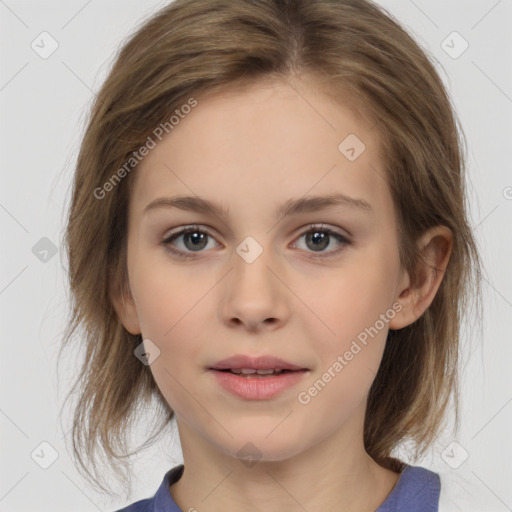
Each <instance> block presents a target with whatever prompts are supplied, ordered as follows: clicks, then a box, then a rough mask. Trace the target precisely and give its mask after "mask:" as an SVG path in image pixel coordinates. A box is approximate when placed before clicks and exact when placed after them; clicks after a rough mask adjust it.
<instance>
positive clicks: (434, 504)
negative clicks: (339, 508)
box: [116, 464, 441, 512]
mask: <svg viewBox="0 0 512 512" xmlns="http://www.w3.org/2000/svg"><path fill="white" fill-rule="evenodd" d="M183 469H184V466H183V464H181V465H179V466H176V467H174V468H172V469H170V470H169V471H168V472H167V473H166V474H165V476H164V479H163V481H162V483H161V485H160V487H159V488H158V490H157V491H156V493H155V495H154V496H153V497H152V498H146V499H144V500H140V501H137V502H135V503H132V504H131V505H129V506H127V507H125V508H123V509H120V510H117V511H116V512H183V511H182V510H181V509H180V508H179V507H178V505H176V503H175V501H174V500H173V499H172V495H171V491H170V486H171V485H172V484H173V483H175V482H177V481H178V480H179V479H180V478H181V475H182V474H183ZM440 490H441V481H440V478H439V475H438V474H437V473H434V472H433V471H430V470H428V469H425V468H422V467H420V466H409V465H406V466H405V468H404V469H403V470H402V472H401V473H400V477H399V478H398V481H397V483H396V485H395V487H394V488H393V490H392V491H391V492H390V494H389V496H388V497H387V498H386V500H385V501H384V503H383V504H382V505H381V506H380V507H379V508H378V509H377V510H376V511H375V512H437V511H438V505H439V493H440Z"/></svg>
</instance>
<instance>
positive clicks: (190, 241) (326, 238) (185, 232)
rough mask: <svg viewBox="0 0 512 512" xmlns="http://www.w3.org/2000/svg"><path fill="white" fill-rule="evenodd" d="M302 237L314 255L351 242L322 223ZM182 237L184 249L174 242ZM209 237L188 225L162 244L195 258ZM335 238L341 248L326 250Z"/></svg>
mask: <svg viewBox="0 0 512 512" xmlns="http://www.w3.org/2000/svg"><path fill="white" fill-rule="evenodd" d="M302 237H306V238H305V240H306V247H307V249H310V251H307V252H313V253H317V254H315V255H313V256H312V257H327V256H332V255H333V253H335V254H337V253H338V252H339V251H340V250H342V249H343V246H345V245H350V243H351V242H350V241H349V240H348V239H347V238H346V237H344V236H343V235H341V234H340V233H338V232H336V231H333V230H332V229H329V228H325V227H323V226H322V225H319V226H310V227H309V229H308V230H307V231H304V232H303V233H302V234H301V235H300V236H299V239H301V238H302ZM180 238H183V240H182V246H184V249H183V248H176V244H175V243H174V241H175V240H178V239H180ZM208 238H211V239H212V240H213V237H212V236H211V235H210V234H209V233H208V231H205V230H203V229H201V228H200V227H199V226H188V227H186V228H184V229H181V230H179V231H177V232H175V233H171V234H170V235H169V236H168V237H167V238H165V239H164V240H163V241H162V245H163V246H164V248H165V250H166V251H168V252H170V253H172V254H175V255H177V256H179V257H181V258H193V257H195V255H194V253H200V252H204V251H203V249H204V248H206V247H207V245H208ZM333 238H334V239H335V240H336V241H337V243H338V244H341V246H342V247H341V249H338V250H331V251H325V250H324V249H325V248H326V247H329V245H331V242H332V239H333ZM214 246H215V244H214ZM307 249H306V250H307ZM323 253H326V254H323Z"/></svg>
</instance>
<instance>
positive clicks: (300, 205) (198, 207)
mask: <svg viewBox="0 0 512 512" xmlns="http://www.w3.org/2000/svg"><path fill="white" fill-rule="evenodd" d="M334 206H348V207H350V208H353V209H358V210H360V211H362V212H366V213H373V209H372V207H371V205H370V204H369V203H368V202H367V201H365V200H364V199H359V198H354V197H350V196H347V195H345V194H340V193H338V194H330V195H326V196H310V197H301V198H299V199H289V200H288V201H286V202H285V203H284V204H282V205H281V206H279V207H278V208H276V210H275V211H274V218H275V219H278V218H280V217H289V216H292V215H298V214H301V213H309V212H316V211H318V210H325V209H328V208H332V207H334ZM164 207H167V208H179V209H180V210H187V211H192V212H199V213H206V214H213V215H215V216H218V217H227V216H228V210H227V209H224V208H223V207H222V206H221V205H219V204H217V203H215V202H212V201H208V200H206V199H202V198H200V197H198V196H175V197H159V198H157V199H155V200H154V201H151V203H149V204H148V205H147V206H146V207H145V208H144V215H145V214H146V213H148V212H149V211H151V210H153V209H156V208H164Z"/></svg>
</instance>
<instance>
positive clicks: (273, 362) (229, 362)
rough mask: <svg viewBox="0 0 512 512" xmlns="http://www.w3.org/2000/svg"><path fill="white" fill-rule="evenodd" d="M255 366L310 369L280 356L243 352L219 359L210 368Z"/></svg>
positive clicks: (262, 367) (261, 368)
mask: <svg viewBox="0 0 512 512" xmlns="http://www.w3.org/2000/svg"><path fill="white" fill-rule="evenodd" d="M242 368H253V369H254V370H271V369H276V370H309V368H305V367H304V366H297V365H295V364H292V363H289V362H288V361H284V360H283V359H280V358H278V357H274V356H270V355H263V356H257V357H251V356H246V355H243V354H236V355H235V356H233V357H228V358H227V359H222V361H217V362H216V363H215V364H214V365H213V366H211V367H210V368H209V369H210V370H229V369H242Z"/></svg>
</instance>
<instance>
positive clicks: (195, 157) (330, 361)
mask: <svg viewBox="0 0 512 512" xmlns="http://www.w3.org/2000/svg"><path fill="white" fill-rule="evenodd" d="M196 99H197V100H198V104H197V106H195V108H192V109H191V111H190V113H189V114H188V115H182V117H183V118H182V119H180V122H179V124H178V125H177V126H175V127H174V129H173V130H172V132H171V133H170V134H169V135H168V136H166V137H165V138H163V140H162V142H160V143H158V144H157V146H156V147H155V148H154V149H152V150H150V152H149V154H148V155H147V156H146V157H145V158H144V159H143V160H142V162H141V163H140V165H139V168H138V169H137V170H134V171H133V173H134V174H135V175H134V176H132V178H133V179H134V180H135V181H134V183H133V185H134V187H133V192H132V197H131V203H130V209H129V233H128V272H129V278H130V289H131V293H132V297H133V304H134V305H133V309H132V310H131V309H130V308H131V307H132V306H130V305H127V307H128V311H132V314H131V319H130V320H128V321H126V322H125V326H126V327H127V328H128V330H130V331H131V332H134V333H136V332H141V333H142V337H143V338H144V339H145V340H146V342H145V343H146V348H147V350H148V352H150V354H151V353H152V354H153V357H154V355H155V350H154V346H155V345H156V347H158V350H159V351H160V353H159V355H158V357H156V359H154V361H153V362H152V363H151V365H150V368H151V371H152V374H153V376H154V378H155V381H156V383H157V385H158V387H159V388H160V390H161V391H162V393H163V395H164V396H165V398H166V399H167V401H168V403H169V404H170V406H171V407H172V408H173V409H174V411H175V413H176V416H177V420H178V425H179V427H180V434H181V437H182V439H181V440H182V444H183V445H184V446H186V445H187V443H191V442H192V440H193V439H194V440H195V442H197V443H204V444H205V445H207V446H210V447H216V448H215V449H218V450H220V451H221V452H223V453H225V454H229V455H237V454H238V456H242V457H243V456H244V455H247V453H248V452H250V451H251V450H254V452H255V457H256V458H258V457H261V458H262V459H263V460H264V459H267V460H282V459H285V458H289V457H291V456H293V455H297V454H299V453H301V452H304V451H305V450H307V449H309V448H312V447H314V446H315V445H318V444H319V443H320V442H322V441H325V440H328V439H329V438H333V436H334V437H336V436H338V437H340V436H341V437H343V438H344V439H345V440H346V441H347V443H348V442H349V441H348V440H350V442H354V439H355V438H357V439H360V438H362V425H363V420H364V412H365V403H366V398H367V394H368V391H369V388H370V386H371V384H372V381H373V380H374V378H375V374H376V372H377V369H378V367H379V364H380V361H381V358H382V353H383V350H384V345H385V340H386V335H387V332H388V330H389V328H390V327H391V328H393V318H395V321H396V319H397V317H398V311H399V309H400V305H399V303H398V302H397V297H398V295H399V289H400V288H401V286H402V284H401V283H402V280H403V272H402V270H401V268H400V264H399V257H398V246H397V244H398V240H397V225H396V219H395V213H394V208H393V203H392V198H391V196H390V193H389V189H388V186H387V184H386V182H385V179H384V177H385V170H384V158H383V154H382V153H381V149H380V146H379V139H378V133H377V130H376V129H373V128H374V123H373V122H372V121H370V120H369V119H364V118H362V117H359V116H355V115H354V114H353V113H352V112H351V110H349V109H350V103H349V101H348V100H347V104H346V105H345V106H344V107H342V106H339V105H337V104H335V103H334V102H333V101H332V100H330V99H329V98H328V97H327V96H324V95H322V94H320V93H318V92H314V91H313V90H311V89H310V88H309V87H307V86H305V85H300V84H295V85H294V86H293V87H291V86H290V85H289V84H287V83H281V82H279V83H277V82H274V83H270V82H269V83H265V84H259V85H257V86H255V87H253V88H252V89H250V90H247V91H245V92H230V93H223V94H221V95H211V96H209V97H207V98H203V99H201V98H200V97H198V98H196ZM155 128H156V127H155ZM342 195H343V196H347V197H349V198H352V200H350V202H348V201H342V200H341V199H340V198H341V197H342ZM182 196H186V197H188V198H189V199H187V200H181V202H176V205H175V206H169V204H167V205H166V204H165V201H168V202H169V201H170V200H171V199H173V198H174V199H176V198H178V197H182ZM321 197H330V198H333V199H335V200H336V202H332V203H328V202H327V201H325V202H324V204H322V202H321V201H320V200H318V201H317V202H316V203H315V202H312V199H313V198H321ZM164 198H165V200H164ZM355 200H358V201H359V202H357V201H355ZM157 201H160V202H159V203H155V202H157ZM303 201H304V202H303ZM363 201H364V202H365V203H367V204H368V206H367V207H364V206H362V205H363V204H364V203H363ZM151 204H153V206H152V207H149V206H148V205H151ZM206 204H210V205H214V206H217V207H218V208H219V210H222V211H217V212H216V213H212V212H210V211H209V210H210V208H206V207H205V206H204V205H206ZM194 205H195V207H194ZM201 205H202V206H201ZM293 205H295V206H297V205H299V206H300V205H302V207H300V208H299V207H297V208H294V207H293ZM290 206H291V208H288V207H290ZM283 208H284V209H283ZM286 210H287V211H288V212H287V213H286V214H285V211H286ZM185 228H191V230H190V232H189V233H188V234H179V232H180V231H181V230H182V229H185ZM327 230H329V231H327ZM172 235H176V236H175V237H174V238H173V237H172ZM171 251H173V252H171ZM174 251H176V253H175V252H174ZM178 253H179V254H181V255H182V256H187V257H182V256H180V255H178ZM148 340H151V342H149V341H148ZM237 355H244V356H247V357H249V358H258V357H260V356H268V357H275V358H279V359H281V360H283V361H285V362H287V363H289V364H290V365H294V367H297V368H300V369H306V371H295V372H289V373H288V372H283V373H282V374H281V375H277V376H252V377H251V376H250V377H242V376H237V375H234V374H231V373H229V374H228V373H226V372H220V371H218V370H213V369H212V368H214V367H216V366H219V365H218V363H219V362H220V361H222V360H225V359H226V358H230V357H233V356H237ZM150 360H151V356H150ZM141 364H142V363H141ZM258 364H259V365H260V366H265V365H264V364H262V363H261V362H260V363H258V362H257V361H255V362H254V364H252V365H251V363H250V362H248V363H241V364H236V363H228V366H229V365H231V368H234V369H238V368H252V366H255V367H258ZM272 365H273V366H274V367H278V365H277V364H275V363H270V366H272ZM285 367H286V365H285ZM273 386H276V388H273ZM247 443H251V445H247ZM246 452H247V453H246Z"/></svg>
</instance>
